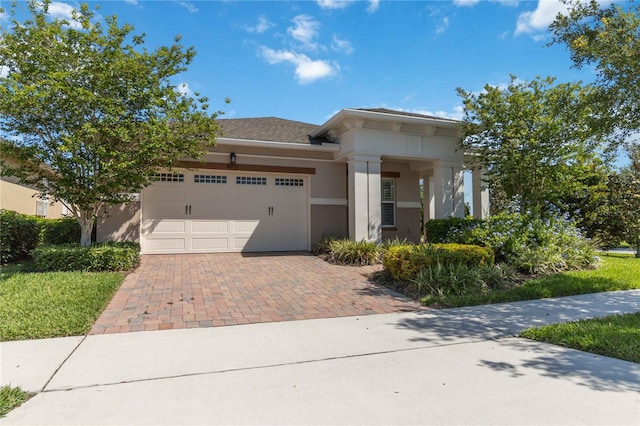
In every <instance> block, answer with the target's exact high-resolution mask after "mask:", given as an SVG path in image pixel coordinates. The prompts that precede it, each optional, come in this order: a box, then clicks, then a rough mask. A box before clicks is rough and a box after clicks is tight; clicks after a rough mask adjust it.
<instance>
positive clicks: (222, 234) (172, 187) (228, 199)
mask: <svg viewBox="0 0 640 426" xmlns="http://www.w3.org/2000/svg"><path fill="white" fill-rule="evenodd" d="M276 178H279V179H280V180H279V182H280V183H279V184H278V185H276V184H275V183H276ZM283 179H284V180H283ZM307 184H308V180H307V178H306V177H300V176H294V177H287V176H284V177H283V176H276V175H270V174H264V173H254V174H251V173H246V172H232V171H229V172H226V171H224V172H221V173H213V174H210V175H202V174H198V172H195V173H194V172H185V173H184V181H183V182H158V183H157V184H154V185H152V186H151V187H149V188H147V189H146V190H145V192H144V194H143V197H142V200H143V209H142V215H143V221H142V224H143V226H142V227H143V231H142V235H143V240H142V242H143V250H144V251H145V252H147V253H162V252H165V253H180V252H182V253H189V252H200V253H205V252H229V251H236V252H238V251H247V252H250V251H286V250H306V249H308V236H307V233H308V188H307ZM186 206H190V207H191V209H190V213H189V209H188V208H186Z"/></svg>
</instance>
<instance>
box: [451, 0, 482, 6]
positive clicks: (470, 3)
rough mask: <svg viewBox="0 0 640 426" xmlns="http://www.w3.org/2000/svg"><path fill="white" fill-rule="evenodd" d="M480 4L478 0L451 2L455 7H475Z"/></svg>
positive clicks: (454, 0) (456, 0)
mask: <svg viewBox="0 0 640 426" xmlns="http://www.w3.org/2000/svg"><path fill="white" fill-rule="evenodd" d="M478 3H480V0H453V4H455V5H456V6H462V7H464V6H475V5H476V4H478Z"/></svg>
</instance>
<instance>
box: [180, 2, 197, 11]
mask: <svg viewBox="0 0 640 426" xmlns="http://www.w3.org/2000/svg"><path fill="white" fill-rule="evenodd" d="M177 3H178V4H179V5H180V6H182V7H184V8H185V9H187V10H188V11H189V12H190V13H196V12H198V10H199V9H198V8H197V7H196V5H194V4H193V3H191V2H190V1H179V2H177Z"/></svg>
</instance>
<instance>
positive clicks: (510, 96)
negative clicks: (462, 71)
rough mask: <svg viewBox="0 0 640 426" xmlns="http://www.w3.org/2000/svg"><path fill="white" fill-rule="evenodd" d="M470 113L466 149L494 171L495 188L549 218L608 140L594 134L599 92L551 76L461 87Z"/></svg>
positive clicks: (465, 131) (492, 185) (491, 181)
mask: <svg viewBox="0 0 640 426" xmlns="http://www.w3.org/2000/svg"><path fill="white" fill-rule="evenodd" d="M458 95H459V96H460V97H461V98H462V100H463V103H464V107H465V113H464V114H465V115H464V120H463V124H462V130H463V139H462V146H463V148H464V149H465V150H467V151H471V152H475V154H476V155H477V160H478V162H479V163H480V164H482V165H483V166H484V167H486V168H487V179H488V183H489V187H490V188H492V190H498V191H500V192H501V193H503V194H504V196H505V197H506V199H507V200H509V201H511V202H517V204H518V207H519V209H520V211H521V212H523V213H524V212H529V213H530V214H532V215H533V216H544V215H546V214H547V213H548V212H549V210H550V209H555V207H557V206H559V205H560V204H561V203H562V197H563V195H564V194H566V193H567V192H569V191H574V190H575V189H576V188H575V187H576V185H578V184H579V182H580V180H579V179H576V176H575V173H577V172H578V171H581V170H583V169H584V164H586V163H589V162H591V160H592V159H594V158H595V157H596V156H597V149H598V148H599V147H600V146H601V145H602V143H603V142H604V141H605V138H606V136H605V135H602V134H600V133H599V132H597V131H594V130H593V129H594V128H595V126H593V121H594V120H596V119H597V116H596V113H595V112H594V111H593V110H592V108H591V107H590V99H591V97H592V96H593V95H594V90H593V89H591V88H589V87H583V86H582V85H580V84H579V83H563V84H555V79H554V78H551V77H547V78H537V79H535V80H533V81H528V82H526V81H525V82H522V81H519V80H518V79H517V78H516V77H515V76H512V77H511V82H510V83H509V85H508V86H507V87H504V88H502V87H495V86H491V85H486V86H485V88H484V91H482V92H480V93H472V92H467V91H465V90H463V89H458Z"/></svg>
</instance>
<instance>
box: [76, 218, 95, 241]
mask: <svg viewBox="0 0 640 426" xmlns="http://www.w3.org/2000/svg"><path fill="white" fill-rule="evenodd" d="M93 222H94V219H93V218H83V217H81V218H78V223H80V246H82V247H89V246H90V245H91V232H92V231H93Z"/></svg>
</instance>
